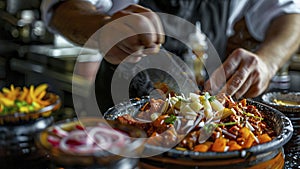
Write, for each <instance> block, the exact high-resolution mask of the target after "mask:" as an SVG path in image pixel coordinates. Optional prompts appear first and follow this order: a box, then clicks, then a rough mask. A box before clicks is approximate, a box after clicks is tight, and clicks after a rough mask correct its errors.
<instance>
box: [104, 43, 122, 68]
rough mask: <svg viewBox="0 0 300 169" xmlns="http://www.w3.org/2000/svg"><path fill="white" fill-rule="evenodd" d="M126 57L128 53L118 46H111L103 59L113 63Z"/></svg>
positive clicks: (117, 62) (118, 62)
mask: <svg viewBox="0 0 300 169" xmlns="http://www.w3.org/2000/svg"><path fill="white" fill-rule="evenodd" d="M126 57H128V53H126V52H124V51H123V50H122V49H120V48H119V47H118V46H114V47H112V48H111V49H110V50H109V51H108V52H107V54H106V55H105V56H104V58H105V60H107V61H108V62H109V63H111V64H114V65H117V64H120V63H121V62H122V61H123V60H124V59H125V58H126Z"/></svg>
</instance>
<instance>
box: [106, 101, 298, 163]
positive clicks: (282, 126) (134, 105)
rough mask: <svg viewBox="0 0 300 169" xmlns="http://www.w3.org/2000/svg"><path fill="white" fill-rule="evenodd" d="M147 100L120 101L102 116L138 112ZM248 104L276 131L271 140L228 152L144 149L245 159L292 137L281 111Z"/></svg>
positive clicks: (168, 154) (183, 155)
mask: <svg viewBox="0 0 300 169" xmlns="http://www.w3.org/2000/svg"><path fill="white" fill-rule="evenodd" d="M147 101H149V97H144V98H142V99H131V100H129V101H128V102H124V103H120V104H118V105H116V106H114V107H112V108H110V109H109V110H108V111H107V112H105V113H104V118H106V119H109V120H115V119H116V118H117V117H119V116H122V115H124V114H131V115H133V116H134V115H136V114H138V113H139V109H140V108H141V107H142V106H143V105H144V104H145V103H146V102H147ZM247 103H248V104H249V105H254V106H256V108H257V109H258V110H260V111H261V112H262V113H263V114H264V116H265V120H266V122H267V124H268V125H270V126H271V127H272V128H273V129H274V130H275V132H276V137H275V138H273V139H272V141H270V142H267V143H264V144H259V145H255V146H252V147H251V148H249V149H243V150H240V151H228V152H205V153H202V152H194V151H180V150H176V149H167V148H163V147H158V146H152V145H146V146H145V151H146V153H147V154H155V153H156V152H164V153H162V154H160V156H163V157H171V158H180V159H188V160H191V159H192V160H212V159H214V160H216V159H233V158H242V159H246V158H249V157H251V156H258V155H263V154H264V155H265V154H268V153H270V152H273V151H276V152H277V153H275V154H276V155H277V154H278V151H279V150H280V149H281V148H282V147H283V145H285V144H286V143H287V142H288V141H289V140H290V139H291V137H292V134H293V125H292V123H291V121H290V120H289V118H288V117H286V116H285V115H284V114H283V113H281V112H280V111H278V110H277V109H274V108H272V107H270V106H268V105H265V104H263V103H260V102H257V101H253V100H247Z"/></svg>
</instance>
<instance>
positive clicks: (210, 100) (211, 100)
mask: <svg viewBox="0 0 300 169" xmlns="http://www.w3.org/2000/svg"><path fill="white" fill-rule="evenodd" d="M215 100H216V96H211V97H209V98H208V101H209V102H213V101H215Z"/></svg>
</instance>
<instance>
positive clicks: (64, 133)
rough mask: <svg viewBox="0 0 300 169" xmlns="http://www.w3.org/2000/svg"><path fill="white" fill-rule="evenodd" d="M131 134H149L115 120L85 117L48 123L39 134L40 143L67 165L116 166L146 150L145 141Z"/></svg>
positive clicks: (58, 160)
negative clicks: (48, 125) (49, 124)
mask: <svg viewBox="0 0 300 169" xmlns="http://www.w3.org/2000/svg"><path fill="white" fill-rule="evenodd" d="M92 133H93V134H92ZM128 136H130V137H128ZM131 137H133V138H140V137H145V133H144V132H143V131H141V130H139V129H137V128H133V127H132V126H125V125H119V124H118V123H116V122H115V121H105V120H104V119H100V118H82V119H80V120H78V119H74V120H68V121H61V122H58V123H56V124H54V125H53V126H50V127H48V128H47V129H45V130H44V131H42V132H41V133H40V134H39V135H38V137H37V146H38V147H39V149H40V150H41V151H42V152H45V153H47V154H49V155H50V158H51V159H52V160H53V161H54V162H55V163H56V164H60V165H63V166H90V165H99V166H101V167H112V166H111V165H115V164H117V163H118V162H119V161H121V160H125V161H126V160H131V159H129V158H127V156H128V157H129V156H130V155H131V156H138V155H139V153H141V151H143V148H144V147H143V141H142V140H138V139H131ZM116 138H118V139H116ZM103 143H104V144H103ZM109 143H111V144H109ZM121 155H124V156H121ZM126 155H127V156H126ZM135 161H136V160H133V162H135Z"/></svg>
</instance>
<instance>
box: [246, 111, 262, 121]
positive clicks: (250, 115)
mask: <svg viewBox="0 0 300 169" xmlns="http://www.w3.org/2000/svg"><path fill="white" fill-rule="evenodd" d="M243 114H245V115H246V116H248V117H253V118H256V119H259V120H264V118H262V117H258V116H255V115H254V114H251V113H247V112H245V111H243Z"/></svg>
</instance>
